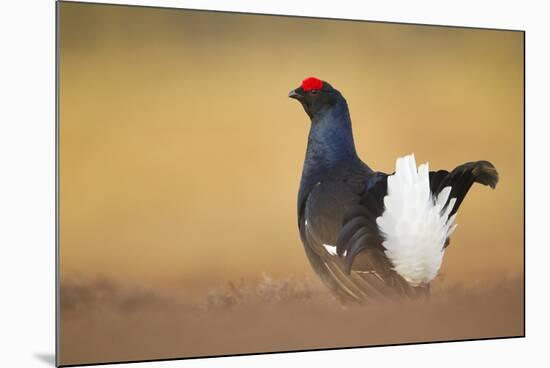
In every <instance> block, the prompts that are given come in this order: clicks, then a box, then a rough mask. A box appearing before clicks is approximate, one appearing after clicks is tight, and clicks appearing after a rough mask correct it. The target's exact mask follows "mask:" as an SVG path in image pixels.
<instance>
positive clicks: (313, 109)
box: [288, 77, 345, 120]
mask: <svg viewBox="0 0 550 368" xmlns="http://www.w3.org/2000/svg"><path fill="white" fill-rule="evenodd" d="M288 97H290V98H294V99H296V100H298V101H299V102H300V103H301V104H302V106H303V107H304V110H305V111H306V113H307V114H308V115H309V117H310V118H311V119H312V120H314V118H315V117H317V116H318V115H320V114H322V113H323V112H324V111H327V110H330V109H331V108H332V107H334V106H336V105H338V103H341V102H343V103H345V99H344V97H343V96H342V95H341V94H340V92H338V90H336V89H334V88H333V87H332V86H331V85H330V84H328V83H327V82H325V81H322V80H320V79H317V78H315V77H309V78H306V79H304V80H303V81H302V84H301V85H300V87H298V88H296V89H293V90H292V91H290V93H289V94H288Z"/></svg>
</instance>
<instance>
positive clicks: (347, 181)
mask: <svg viewBox="0 0 550 368" xmlns="http://www.w3.org/2000/svg"><path fill="white" fill-rule="evenodd" d="M288 96H289V97H290V98H293V99H296V100H298V101H299V102H300V103H301V104H302V106H303V108H304V110H305V112H306V113H307V115H308V116H309V118H310V119H311V127H310V131H309V137H308V144H307V151H306V157H305V162H304V167H303V172H302V179H301V183H300V190H299V193H298V226H299V230H300V236H301V239H302V242H303V245H304V248H305V251H306V254H307V257H308V258H309V261H310V263H311V265H312V267H313V269H314V270H315V271H316V273H317V274H318V275H319V276H320V277H321V279H322V281H323V282H324V283H325V284H326V285H327V286H328V287H329V288H330V289H331V290H332V291H333V292H334V293H335V294H336V295H337V296H338V297H339V298H340V299H341V300H342V301H349V300H354V301H366V300H369V299H372V298H380V297H382V298H394V297H398V296H417V295H426V294H427V293H428V292H429V284H430V282H431V281H432V280H433V279H434V278H435V276H436V275H437V273H438V271H439V268H440V266H441V262H442V259H443V254H444V251H445V248H446V247H447V245H448V244H449V237H450V235H451V233H452V232H453V231H454V229H455V227H456V225H455V224H454V219H455V216H456V212H457V210H458V208H459V206H460V204H461V203H462V201H463V200H464V197H465V196H466V194H467V193H468V190H469V189H470V187H471V186H472V184H473V183H480V184H483V185H488V186H490V187H491V188H495V186H496V184H497V182H498V173H497V171H496V169H495V167H494V166H493V165H492V164H491V163H490V162H488V161H476V162H468V163H465V164H463V165H460V166H458V167H457V168H455V169H454V170H452V171H446V170H439V171H428V164H427V163H426V164H423V165H420V166H419V167H418V168H417V166H416V162H415V159H414V156H413V155H409V156H405V157H402V158H399V159H397V162H396V169H395V172H394V173H392V174H385V173H382V172H375V171H373V170H372V169H371V168H370V167H369V166H367V165H366V164H365V163H364V162H363V161H361V159H360V158H359V157H358V156H357V152H356V150H355V144H354V141H353V134H352V129H351V119H350V115H349V110H348V105H347V103H346V100H345V99H344V97H343V96H342V94H341V93H340V92H339V91H337V90H336V89H334V88H333V87H332V86H331V85H330V84H329V83H327V82H325V81H322V80H319V79H317V78H313V77H310V78H307V79H305V80H304V81H303V82H302V84H301V86H300V87H298V88H296V89H294V90H292V91H290V93H289V95H288Z"/></svg>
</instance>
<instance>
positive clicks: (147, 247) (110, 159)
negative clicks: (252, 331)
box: [59, 3, 523, 347]
mask: <svg viewBox="0 0 550 368" xmlns="http://www.w3.org/2000/svg"><path fill="white" fill-rule="evenodd" d="M59 46H60V59H59V62H60V74H59V78H60V109H61V110H60V150H61V167H60V185H61V243H60V244H61V245H60V249H61V263H60V270H61V280H62V282H70V281H71V280H73V279H77V278H80V279H82V278H89V279H93V278H96V277H99V276H101V277H103V278H106V279H108V280H111V281H112V282H117V283H126V284H133V285H140V286H141V287H147V288H153V289H155V290H164V291H167V292H169V293H172V294H174V291H176V293H177V294H178V295H182V296H191V295H198V294H201V293H204V291H205V290H209V288H211V287H213V286H215V285H219V284H222V283H225V282H227V281H228V280H237V279H239V278H244V279H245V280H258V279H259V278H260V275H261V274H262V273H263V272H266V273H268V274H269V275H272V276H273V277H275V278H284V277H289V276H292V277H297V278H302V277H311V278H312V280H314V281H313V282H314V283H315V282H317V281H316V279H315V276H314V275H313V272H312V271H311V270H310V267H309V264H308V262H307V260H306V257H305V255H304V252H303V249H302V246H301V243H300V240H299V235H298V230H297V220H296V196H297V189H298V185H299V179H300V174H301V165H302V162H303V157H304V153H305V147H306V139H307V133H308V129H309V120H308V118H307V116H306V114H305V113H304V112H303V110H302V108H301V107H300V106H299V104H297V103H296V102H295V101H293V100H290V99H288V98H287V93H288V91H289V90H290V89H292V88H295V87H297V86H298V85H299V83H300V81H301V80H302V79H303V78H305V77H308V76H317V77H319V78H321V79H325V80H327V81H329V82H330V83H331V84H332V85H333V86H335V87H336V88H337V89H339V90H340V91H341V92H342V93H343V94H344V96H345V97H346V98H347V100H348V103H349V106H350V110H351V115H352V120H353V122H354V132H355V138H356V143H357V146H358V147H357V148H358V152H359V154H360V156H361V157H362V158H363V159H364V160H365V161H366V162H367V163H368V164H369V165H370V166H371V167H372V168H374V169H375V170H381V171H386V172H390V171H392V170H393V167H394V162H395V159H396V157H398V156H402V155H405V154H408V153H410V152H414V153H415V155H416V158H417V161H418V163H421V162H425V161H429V163H430V168H432V169H439V168H447V169H451V168H453V167H455V166H456V165H458V164H461V163H463V162H466V161H471V160H478V159H486V160H489V161H491V162H492V163H493V164H494V165H495V166H496V167H497V169H498V171H499V173H500V177H501V181H500V183H499V185H498V187H497V189H496V190H495V191H491V190H490V189H488V188H486V187H480V186H477V187H474V188H473V189H472V190H471V192H470V194H469V195H468V198H467V199H466V200H465V202H464V204H463V205H462V207H461V211H460V213H459V216H458V218H457V223H458V224H459V227H458V229H457V231H456V233H455V235H454V236H453V240H452V242H451V246H450V248H449V250H448V251H447V253H446V256H445V259H444V265H443V267H442V270H441V274H442V277H441V278H440V279H439V280H438V282H442V281H443V282H444V283H446V284H448V285H451V284H461V285H477V284H480V283H486V282H488V281H497V282H501V281H502V280H507V279H510V278H515V277H521V275H522V273H523V34H522V33H520V32H511V31H491V30H474V29H460V28H448V27H435V26H434V27H428V26H414V25H400V24H382V23H370V22H351V21H347V22H344V21H336V20H319V19H305V18H292V17H276V16H260V15H241V14H227V13H212V12H198V11H176V10H169V9H154V8H137V7H124V6H101V5H85V4H69V3H61V4H60V44H59ZM518 295H519V294H518ZM518 331H519V330H518ZM268 347H269V346H268Z"/></svg>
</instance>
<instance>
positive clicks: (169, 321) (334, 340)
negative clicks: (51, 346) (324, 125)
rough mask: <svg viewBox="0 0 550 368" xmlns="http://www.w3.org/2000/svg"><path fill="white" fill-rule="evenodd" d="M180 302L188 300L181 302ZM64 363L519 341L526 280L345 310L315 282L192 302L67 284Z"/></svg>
mask: <svg viewBox="0 0 550 368" xmlns="http://www.w3.org/2000/svg"><path fill="white" fill-rule="evenodd" d="M178 294H180V295H178ZM60 296H61V334H60V349H61V355H60V358H61V363H62V364H80V363H94V362H111V361H128V360H144V359H164V358H183V357H197V356H211V355H226V354H242V353H255V352H272V351H289V350H305V349H320V348H337V347H348V346H367V345H380V344H399V343H411V342H427V341H445V340H458V339H460V340H462V339H476V338H488V337H504V336H520V335H523V333H524V324H523V323H524V321H523V316H524V314H523V308H524V304H523V300H524V299H523V279H522V278H513V279H508V280H501V281H499V282H492V283H490V284H489V283H488V284H484V285H482V284H479V283H478V284H477V285H469V286H468V287H466V286H460V285H454V286H448V287H447V286H444V283H443V285H439V286H437V287H435V288H432V295H431V297H430V298H429V299H417V300H401V301H399V302H395V301H394V302H389V301H373V302H371V303H369V304H366V305H357V304H348V305H346V306H342V304H341V303H340V302H339V301H337V300H336V299H335V298H334V297H333V296H332V295H331V294H330V293H329V292H328V291H327V290H326V289H325V288H324V287H323V285H321V284H320V283H319V282H318V281H317V280H311V279H295V278H288V279H273V278H271V277H269V276H268V275H263V276H262V278H261V279H260V280H259V281H257V282H246V281H245V280H242V279H241V280H238V281H236V282H229V283H227V284H226V285H220V286H219V287H216V288H214V289H212V290H210V291H209V292H207V293H205V294H203V295H201V296H197V297H194V298H188V297H185V292H179V293H166V292H165V293H160V292H158V291H155V290H146V289H142V288H139V287H130V286H124V285H121V284H117V283H115V282H113V281H110V280H108V279H105V278H97V279H94V280H91V281H90V280H88V281H85V280H82V279H73V280H72V281H65V282H63V283H62V285H61V294H60Z"/></svg>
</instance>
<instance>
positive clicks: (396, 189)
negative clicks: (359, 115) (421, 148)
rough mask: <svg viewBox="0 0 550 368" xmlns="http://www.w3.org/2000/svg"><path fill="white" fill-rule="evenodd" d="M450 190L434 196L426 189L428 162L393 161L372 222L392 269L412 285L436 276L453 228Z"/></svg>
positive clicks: (428, 182) (403, 159) (427, 186)
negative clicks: (379, 211)
mask: <svg viewBox="0 0 550 368" xmlns="http://www.w3.org/2000/svg"><path fill="white" fill-rule="evenodd" d="M451 190H452V187H451V186H450V185H449V186H446V187H444V188H443V189H441V191H439V193H438V194H437V195H434V193H432V191H431V189H430V175H429V169H428V163H425V164H422V165H420V166H419V167H418V168H417V166H416V161H415V158H414V155H409V156H405V157H401V158H398V159H397V162H396V167H395V173H394V174H393V175H389V176H388V177H387V195H386V196H385V197H384V211H383V213H382V215H381V216H380V217H378V218H377V219H376V224H377V225H378V227H379V231H380V233H381V235H382V237H383V242H382V245H383V247H384V249H385V254H386V256H387V257H388V259H389V260H390V261H391V263H392V264H393V269H394V270H395V271H396V272H397V273H398V274H399V275H400V276H401V277H403V278H404V279H405V280H407V282H409V283H410V284H411V285H412V286H418V285H422V284H428V283H430V282H431V281H432V280H433V279H434V278H435V276H436V275H437V273H438V271H439V268H440V267H441V263H442V260H443V254H444V252H445V249H444V247H445V242H446V240H447V239H448V238H449V236H450V235H451V234H452V233H453V231H454V230H455V229H456V227H457V225H456V224H455V223H454V220H455V217H456V213H455V214H454V215H452V216H450V214H451V212H452V210H453V208H454V206H455V204H456V201H457V199H456V198H450V197H449V196H450V194H451Z"/></svg>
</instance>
